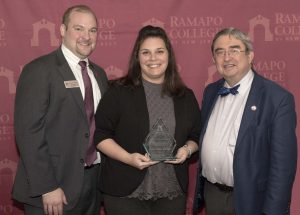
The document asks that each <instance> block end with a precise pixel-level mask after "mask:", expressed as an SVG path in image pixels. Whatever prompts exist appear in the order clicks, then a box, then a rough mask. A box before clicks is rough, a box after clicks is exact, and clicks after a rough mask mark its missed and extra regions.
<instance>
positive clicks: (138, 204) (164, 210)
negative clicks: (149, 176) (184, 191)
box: [103, 195, 186, 215]
mask: <svg viewBox="0 0 300 215" xmlns="http://www.w3.org/2000/svg"><path fill="white" fill-rule="evenodd" d="M103 197H104V208H105V212H106V215H169V214H170V215H184V214H185V208H186V196H185V195H181V196H178V197H176V198H173V199H172V200H170V199H168V198H161V199H157V200H155V201H153V200H139V199H136V198H122V197H114V196H110V195H104V196H103Z"/></svg>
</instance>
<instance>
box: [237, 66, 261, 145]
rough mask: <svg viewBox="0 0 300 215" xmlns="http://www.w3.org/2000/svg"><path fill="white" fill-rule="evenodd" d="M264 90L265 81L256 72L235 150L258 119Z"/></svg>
mask: <svg viewBox="0 0 300 215" xmlns="http://www.w3.org/2000/svg"><path fill="white" fill-rule="evenodd" d="M262 90H263V79H262V78H261V77H260V76H259V75H258V74H257V73H256V72H254V79H253V82H252V85H251V89H250V92H249V96H248V99H247V102H246V105H245V109H244V113H243V116H242V120H241V124H240V129H239V134H238V138H237V142H236V146H235V150H237V148H238V147H239V146H240V145H241V144H242V139H243V136H244V135H245V134H246V133H247V129H248V128H249V125H250V124H251V123H253V121H254V120H255V118H256V117H255V116H256V114H257V113H258V111H259V108H260V103H261V95H262Z"/></svg>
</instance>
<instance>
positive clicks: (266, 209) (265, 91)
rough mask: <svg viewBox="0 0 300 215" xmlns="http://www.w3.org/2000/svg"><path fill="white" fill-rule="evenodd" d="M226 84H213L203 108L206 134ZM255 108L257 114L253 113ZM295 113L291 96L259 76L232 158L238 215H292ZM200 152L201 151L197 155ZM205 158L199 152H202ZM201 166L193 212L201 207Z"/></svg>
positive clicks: (255, 79)
mask: <svg viewBox="0 0 300 215" xmlns="http://www.w3.org/2000/svg"><path fill="white" fill-rule="evenodd" d="M223 83H224V79H222V80H219V81H217V82H215V83H213V84H210V85H209V86H208V87H207V88H206V89H205V91H204V95H203V102H202V112H201V113H202V120H203V125H204V127H203V129H202V132H201V137H200V143H202V140H203V136H204V134H205V131H206V127H207V123H208V120H209V117H210V114H211V112H212V110H213V107H214V104H215V102H216V99H217V92H218V89H219V88H220V87H222V86H223ZM254 106H255V107H256V110H253V109H254V108H251V107H254ZM295 128H296V113H295V104H294V98H293V96H292V94H290V93H289V92H287V91H286V90H284V89H283V88H281V87H280V86H278V85H277V84H275V83H274V82H271V81H270V80H267V79H265V78H263V77H262V76H260V75H258V74H256V73H255V75H254V80H253V83H252V86H251V90H250V93H249V96H248V100H247V103H246V106H245V110H244V113H243V116H242V121H241V126H240V129H239V134H238V138H237V143H236V148H235V152H234V158H233V178H234V201H235V202H234V203H235V209H236V214H237V215H260V214H262V213H265V214H272V215H277V214H278V215H282V214H286V213H287V214H288V213H289V212H288V211H289V203H290V200H291V190H292V185H293V181H294V178H295V172H296V164H297V140H296V134H295ZM199 151H200V150H199ZM200 154H201V152H200ZM202 192H203V177H202V176H201V165H200V163H199V170H198V179H197V187H196V193H195V202H194V209H196V208H197V207H200V206H201V205H202V204H203V193H202Z"/></svg>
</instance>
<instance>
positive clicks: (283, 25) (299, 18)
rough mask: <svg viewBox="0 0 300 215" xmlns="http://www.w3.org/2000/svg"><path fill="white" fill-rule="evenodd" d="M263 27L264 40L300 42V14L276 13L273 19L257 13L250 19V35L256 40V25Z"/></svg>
mask: <svg viewBox="0 0 300 215" xmlns="http://www.w3.org/2000/svg"><path fill="white" fill-rule="evenodd" d="M258 26H260V27H263V29H264V41H266V42H276V41H285V42H299V41H300V14H293V13H281V12H278V13H274V17H272V18H271V19H269V18H267V17H264V16H262V15H257V16H255V17H253V18H252V19H250V20H249V36H250V38H251V39H252V41H255V40H256V38H255V29H256V27H258Z"/></svg>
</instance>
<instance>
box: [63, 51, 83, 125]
mask: <svg viewBox="0 0 300 215" xmlns="http://www.w3.org/2000/svg"><path fill="white" fill-rule="evenodd" d="M57 61H58V71H59V73H60V74H61V76H62V78H63V81H71V80H76V79H75V76H74V74H73V72H72V70H71V69H70V67H69V65H68V62H67V61H66V59H65V57H64V55H63V53H62V51H61V49H60V48H59V49H58V50H57ZM68 92H70V93H71V95H72V97H73V98H74V100H75V103H76V104H77V105H78V107H79V109H80V111H81V112H82V114H83V115H84V118H85V119H86V120H87V117H86V112H85V107H84V102H83V98H82V94H81V91H80V88H79V87H76V88H69V89H68Z"/></svg>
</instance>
